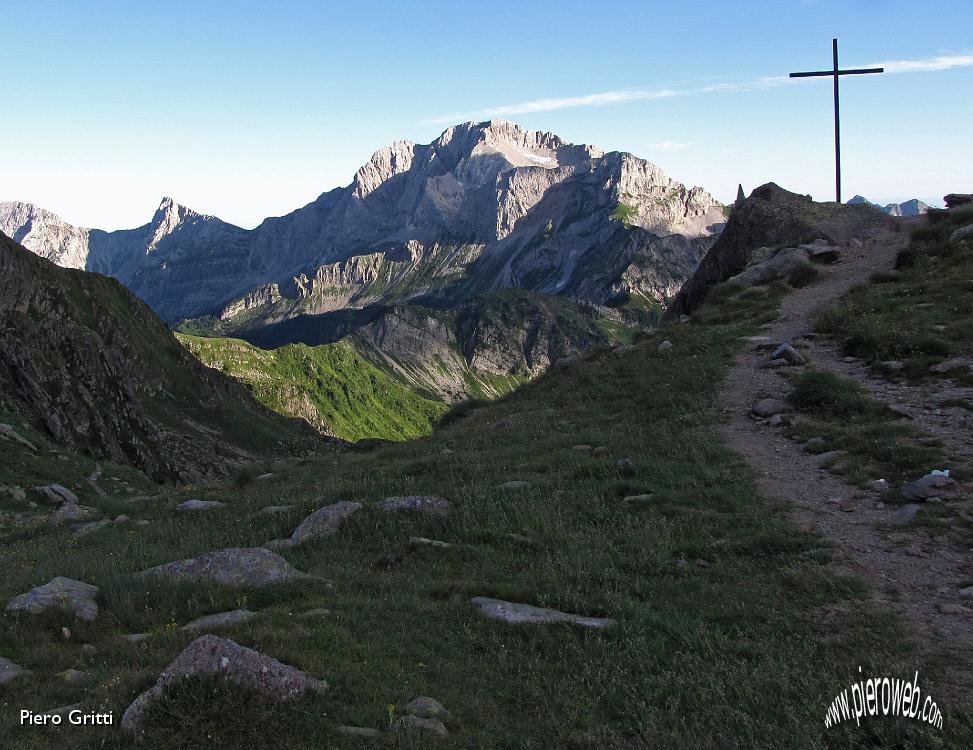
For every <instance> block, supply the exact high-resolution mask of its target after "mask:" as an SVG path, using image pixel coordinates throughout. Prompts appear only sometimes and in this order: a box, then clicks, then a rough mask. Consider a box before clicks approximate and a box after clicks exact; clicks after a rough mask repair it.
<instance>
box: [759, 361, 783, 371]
mask: <svg viewBox="0 0 973 750" xmlns="http://www.w3.org/2000/svg"><path fill="white" fill-rule="evenodd" d="M790 365H791V363H790V362H788V361H787V360H786V359H783V358H780V359H771V360H768V361H767V362H764V363H763V364H761V365H760V367H762V368H763V369H765V370H777V369H779V368H781V367H790Z"/></svg>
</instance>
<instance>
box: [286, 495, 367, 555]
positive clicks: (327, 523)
mask: <svg viewBox="0 0 973 750" xmlns="http://www.w3.org/2000/svg"><path fill="white" fill-rule="evenodd" d="M361 507H362V506H361V503H353V502H349V501H347V500H341V501H340V502H337V503H334V504H333V505H325V506H324V507H323V508H318V509H317V510H316V511H314V513H312V514H311V515H309V516H308V517H307V518H305V519H304V520H303V521H301V523H300V524H299V525H298V527H297V528H296V529H294V533H293V534H291V537H290V539H289V540H288V541H289V542H290V545H291V546H296V545H298V544H304V543H305V542H309V541H311V540H312V539H322V538H324V537H328V536H331V535H332V534H336V533H337V532H338V529H339V528H340V527H341V524H343V523H344V522H345V521H346V520H347V519H348V518H351V516H353V515H354V514H355V513H357V512H358V511H359V510H361Z"/></svg>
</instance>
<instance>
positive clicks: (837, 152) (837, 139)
mask: <svg viewBox="0 0 973 750" xmlns="http://www.w3.org/2000/svg"><path fill="white" fill-rule="evenodd" d="M831 64H832V67H831V70H815V71H808V72H803V73H791V78H816V77H820V76H832V77H833V78H834V193H835V200H836V201H837V202H838V203H841V124H840V122H841V118H840V112H839V106H838V77H839V76H848V75H862V74H866V73H884V72H885V68H851V69H848V70H841V69H840V68H839V67H838V40H837V39H832V40H831Z"/></svg>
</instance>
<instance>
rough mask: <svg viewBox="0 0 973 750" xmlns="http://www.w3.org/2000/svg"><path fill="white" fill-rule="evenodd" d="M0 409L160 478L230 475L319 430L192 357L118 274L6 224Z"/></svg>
mask: <svg viewBox="0 0 973 750" xmlns="http://www.w3.org/2000/svg"><path fill="white" fill-rule="evenodd" d="M0 411H3V412H8V413H14V414H17V415H19V417H20V418H22V419H24V420H26V421H28V422H29V423H31V424H33V425H35V426H37V427H38V428H39V429H42V430H43V431H45V432H46V433H48V434H50V435H51V436H52V437H53V438H54V440H55V441H56V442H58V443H60V444H61V445H63V446H64V447H65V448H67V449H68V450H71V451H74V452H78V453H82V454H85V455H88V456H91V457H93V458H101V459H106V460H110V461H113V462H115V463H120V464H128V465H131V466H134V467H137V468H138V469H140V470H142V471H144V472H145V473H146V474H148V475H149V476H151V477H152V478H154V479H156V480H157V481H163V480H178V481H184V482H185V481H198V480H201V479H206V478H212V477H217V476H220V475H224V474H226V473H227V472H228V471H229V470H230V469H231V468H232V467H233V466H234V465H237V464H239V463H241V462H243V461H247V460H249V458H250V456H251V452H254V451H260V452H265V451H267V450H272V449H274V448H279V447H280V443H281V442H282V441H283V442H284V443H287V444H293V443H294V442H296V441H298V440H308V439H310V440H314V439H315V438H313V437H312V435H313V433H311V432H310V431H309V430H305V429H304V428H303V427H301V426H299V423H291V422H288V421H286V420H284V419H282V418H280V417H278V416H277V415H275V414H272V413H270V412H269V411H267V410H266V409H264V408H263V407H262V406H260V405H259V404H258V403H256V402H255V401H254V400H253V399H252V397H251V396H250V395H249V393H247V391H246V390H245V389H244V388H243V387H242V386H240V385H239V384H238V383H236V382H235V381H233V380H231V379H230V378H227V377H225V376H223V375H221V374H219V373H217V372H214V371H212V370H209V369H208V368H206V367H204V366H203V365H201V364H200V363H199V362H198V361H197V360H196V359H195V358H194V357H192V356H191V355H190V354H189V353H188V352H187V351H186V350H185V349H184V348H183V347H182V346H180V345H179V342H178V341H176V339H175V337H174V336H173V335H172V333H171V332H170V331H169V330H168V328H167V327H166V326H165V324H164V323H163V322H162V321H161V320H160V319H159V318H158V317H157V316H156V315H155V314H154V313H152V311H151V310H150V309H149V308H148V307H147V306H146V305H145V304H144V303H143V302H141V301H140V300H138V299H137V298H136V297H134V296H133V295H132V294H131V293H130V292H128V291H127V290H126V289H125V288H124V287H123V286H122V285H121V284H119V283H118V282H117V281H116V280H114V279H110V278H107V277H105V276H101V275H99V274H90V273H84V272H81V271H74V270H69V269H62V268H58V267H57V266H55V265H54V264H52V263H50V262H48V261H46V260H44V259H42V258H38V257H36V256H35V255H33V254H32V253H30V252H28V251H27V250H25V249H24V248H23V247H21V246H19V245H17V244H16V243H14V242H12V241H11V240H10V239H9V238H8V237H6V236H4V235H0Z"/></svg>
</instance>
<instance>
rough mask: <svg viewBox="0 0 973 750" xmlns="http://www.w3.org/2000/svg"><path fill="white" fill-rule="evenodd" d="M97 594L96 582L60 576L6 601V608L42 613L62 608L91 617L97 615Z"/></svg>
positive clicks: (78, 614)
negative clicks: (91, 582) (94, 584)
mask: <svg viewBox="0 0 973 750" xmlns="http://www.w3.org/2000/svg"><path fill="white" fill-rule="evenodd" d="M97 596H98V587H97V586H92V585H91V584H90V583H83V582H82V581H75V580H73V579H71V578H63V577H61V576H58V577H57V578H54V579H52V580H51V582H50V583H45V584H44V585H43V586H37V587H36V588H33V589H31V590H30V591H28V592H27V593H25V594H20V595H18V596H15V597H14V598H13V599H11V600H10V601H9V602H8V603H7V611H8V612H11V613H14V614H16V613H18V612H26V613H27V614H31V615H39V614H41V613H42V612H46V611H48V610H50V609H61V610H65V611H67V612H70V613H72V614H73V615H74V616H75V617H77V618H78V619H79V620H88V621H90V620H94V619H95V618H96V617H98V603H97V602H96V601H95V597H97Z"/></svg>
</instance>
